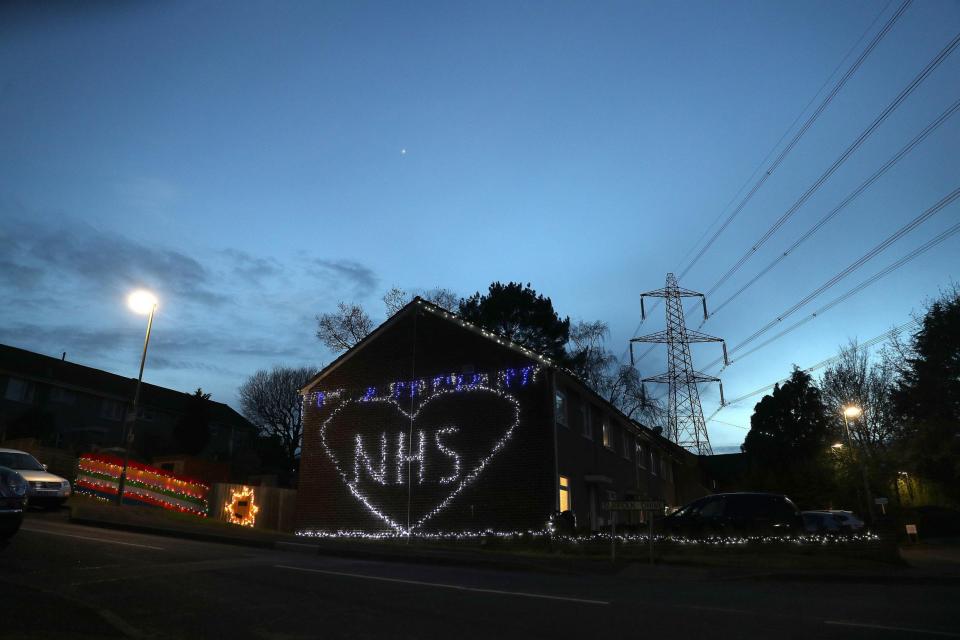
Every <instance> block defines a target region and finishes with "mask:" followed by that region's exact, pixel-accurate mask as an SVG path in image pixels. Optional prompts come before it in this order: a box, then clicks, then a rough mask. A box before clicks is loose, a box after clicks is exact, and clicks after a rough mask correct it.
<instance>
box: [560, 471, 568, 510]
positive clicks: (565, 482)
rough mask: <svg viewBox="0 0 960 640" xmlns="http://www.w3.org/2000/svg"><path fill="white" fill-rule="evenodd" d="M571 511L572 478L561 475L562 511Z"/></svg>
mask: <svg viewBox="0 0 960 640" xmlns="http://www.w3.org/2000/svg"><path fill="white" fill-rule="evenodd" d="M564 511H570V479H569V478H567V476H560V512H561V513H563V512H564Z"/></svg>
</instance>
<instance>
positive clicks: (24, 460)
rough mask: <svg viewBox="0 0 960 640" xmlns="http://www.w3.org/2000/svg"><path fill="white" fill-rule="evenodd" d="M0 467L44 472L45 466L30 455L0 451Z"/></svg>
mask: <svg viewBox="0 0 960 640" xmlns="http://www.w3.org/2000/svg"><path fill="white" fill-rule="evenodd" d="M0 467H10V468H11V469H16V470H18V471H43V465H42V464H40V463H39V462H37V459H36V458H34V457H33V456H32V455H30V454H29V453H14V452H12V451H0Z"/></svg>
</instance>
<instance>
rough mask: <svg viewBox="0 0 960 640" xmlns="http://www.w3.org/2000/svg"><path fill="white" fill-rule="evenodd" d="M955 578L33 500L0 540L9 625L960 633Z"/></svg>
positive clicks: (126, 631) (333, 631)
mask: <svg viewBox="0 0 960 640" xmlns="http://www.w3.org/2000/svg"><path fill="white" fill-rule="evenodd" d="M958 596H960V585H951V584H901V583H897V584H856V583H849V582H846V583H841V584H836V583H834V584H831V583H822V584H821V583H811V582H809V581H806V582H788V581H770V580H761V579H754V578H750V577H749V576H743V575H742V574H735V575H724V574H723V573H721V572H718V571H705V570H700V569H684V568H678V567H652V568H647V567H643V566H637V567H633V568H631V569H628V570H626V571H624V572H622V573H621V574H619V575H587V576H584V575H569V574H548V573H533V572H520V571H497V570H489V569H468V568H459V567H450V566H433V565H424V564H405V563H396V562H374V561H363V560H357V559H347V558H335V557H324V556H315V555H308V554H304V553H295V552H289V551H276V550H266V549H254V548H245V547H238V546H231V545H222V544H213V543H205V542H196V541H189V540H181V539H177V538H170V537H160V536H151V535H144V534H137V533H129V532H120V531H113V530H108V529H99V528H92V527H83V526H78V525H73V524H70V523H69V522H67V519H66V516H65V515H64V514H63V513H56V514H44V513H30V514H29V515H28V518H27V521H25V523H24V527H23V529H22V530H21V531H20V533H19V534H17V536H16V537H15V538H14V540H13V542H12V543H11V544H10V546H9V547H7V548H6V549H5V550H3V551H2V552H0V637H2V638H4V639H13V638H125V637H132V638H268V639H277V640H280V639H283V640H291V639H296V638H379V639H384V638H442V637H455V638H458V639H459V638H484V639H486V640H489V639H490V638H515V637H516V638H578V639H582V638H634V637H641V636H649V637H656V638H711V639H716V638H765V639H766V638H771V637H777V638H803V639H804V640H809V639H811V638H843V639H845V640H850V639H851V638H879V639H885V638H950V637H953V638H960V623H958V622H957V614H956V602H957V601H958Z"/></svg>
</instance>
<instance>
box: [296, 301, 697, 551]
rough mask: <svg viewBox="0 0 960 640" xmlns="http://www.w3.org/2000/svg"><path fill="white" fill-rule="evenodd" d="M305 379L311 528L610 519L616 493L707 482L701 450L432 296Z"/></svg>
mask: <svg viewBox="0 0 960 640" xmlns="http://www.w3.org/2000/svg"><path fill="white" fill-rule="evenodd" d="M301 394H302V395H303V419H304V436H303V448H302V457H301V464H300V482H299V493H298V498H297V526H298V530H299V531H301V532H303V533H330V534H332V533H336V532H362V533H381V532H393V533H405V532H408V531H410V532H414V533H436V532H444V533H458V532H464V531H485V530H493V531H502V532H513V531H542V530H543V529H544V528H545V526H546V524H547V521H548V519H549V518H550V516H551V515H552V514H554V513H555V512H557V511H566V510H570V511H572V512H573V513H574V514H575V516H576V519H577V522H578V526H580V527H582V528H584V529H587V528H589V529H598V528H601V527H603V526H605V525H606V524H607V521H606V519H605V516H606V514H605V513H604V512H603V511H602V509H601V507H600V503H601V502H602V501H605V500H608V499H613V498H616V499H624V498H631V497H638V498H639V497H643V498H656V499H663V500H664V501H665V502H666V503H667V504H669V505H679V504H682V503H684V502H686V501H688V500H689V499H692V498H693V497H697V496H699V495H703V494H704V493H706V490H705V489H704V488H703V487H701V486H700V485H699V483H698V481H697V480H698V479H699V472H698V470H697V460H696V456H694V455H692V454H690V453H688V452H687V451H685V450H683V449H681V448H679V447H677V446H676V445H674V444H673V443H671V442H669V441H667V440H666V439H664V438H663V437H661V436H659V435H658V434H657V433H655V432H653V431H652V430H650V429H648V428H646V427H644V426H643V425H641V424H639V423H637V422H636V421H633V420H630V419H629V418H627V417H626V416H624V415H623V414H622V413H620V412H619V411H618V410H617V409H616V408H615V407H613V406H612V405H611V404H610V403H608V402H607V401H606V400H604V399H603V398H601V397H600V396H598V395H597V394H595V393H594V392H593V391H591V390H589V389H588V388H587V387H586V386H585V385H584V384H583V383H581V382H580V381H579V380H578V379H577V378H576V377H575V376H574V375H573V374H572V373H570V372H568V371H566V370H565V369H563V368H561V367H558V366H556V365H554V364H552V363H551V362H550V361H549V360H548V359H547V358H544V357H542V356H540V355H539V354H536V353H534V352H532V351H530V350H528V349H526V348H524V347H522V346H520V345H517V344H514V343H511V342H509V341H508V340H505V339H503V338H501V337H499V336H497V335H495V334H493V333H491V332H489V331H486V330H484V329H482V328H479V327H477V326H474V325H472V324H470V323H468V322H466V321H464V320H462V319H461V318H459V317H458V316H456V315H455V314H452V313H449V312H447V311H445V310H444V309H441V308H439V307H437V306H435V305H433V304H430V303H429V302H426V301H424V300H421V299H419V298H417V299H415V300H414V301H412V302H411V303H410V304H408V305H407V306H405V307H404V308H403V309H401V310H400V311H398V312H397V313H396V314H395V315H394V316H392V317H391V318H389V319H388V320H387V321H386V322H384V323H383V324H382V325H380V326H379V327H378V328H377V329H375V330H374V331H373V332H372V333H370V335H369V336H367V337H366V338H365V339H364V340H362V341H361V342H360V343H358V344H357V345H356V346H354V347H353V348H352V349H350V350H348V351H347V352H346V353H344V354H343V355H341V356H340V357H339V358H337V359H336V360H335V361H334V362H332V363H331V364H330V365H329V366H327V367H326V368H325V369H323V370H322V371H321V372H319V373H318V374H317V376H316V377H315V378H314V379H313V380H312V381H311V382H310V383H309V384H307V385H306V386H305V387H304V388H303V389H301ZM637 518H638V516H636V515H635V516H633V520H634V522H635V523H636V520H637ZM621 522H623V520H621Z"/></svg>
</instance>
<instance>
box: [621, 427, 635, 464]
mask: <svg viewBox="0 0 960 640" xmlns="http://www.w3.org/2000/svg"><path fill="white" fill-rule="evenodd" d="M630 449H633V436H632V435H630V433H629V432H627V430H626V429H624V430H623V457H624V458H626V459H627V460H629V459H630Z"/></svg>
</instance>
